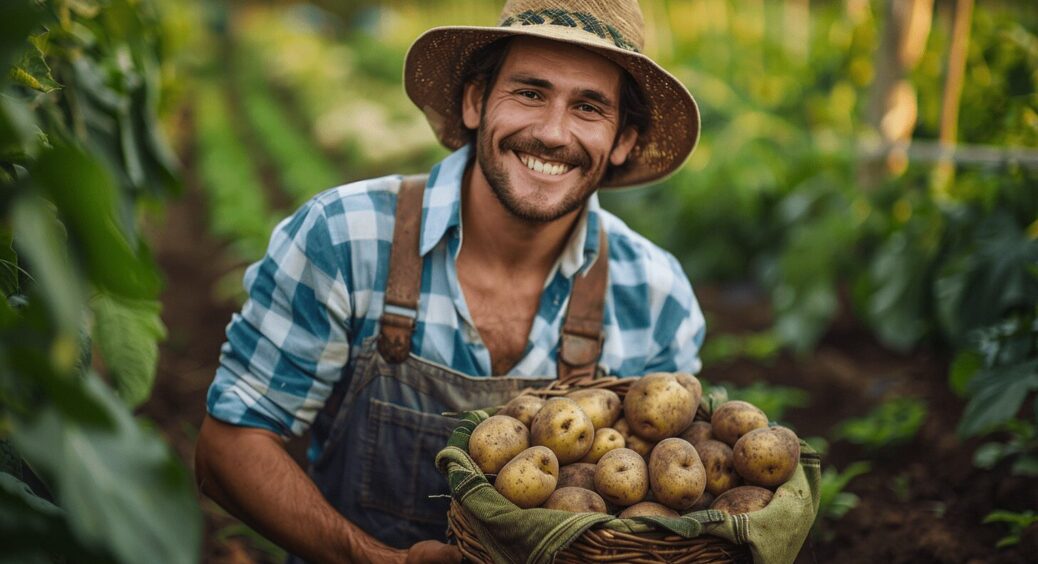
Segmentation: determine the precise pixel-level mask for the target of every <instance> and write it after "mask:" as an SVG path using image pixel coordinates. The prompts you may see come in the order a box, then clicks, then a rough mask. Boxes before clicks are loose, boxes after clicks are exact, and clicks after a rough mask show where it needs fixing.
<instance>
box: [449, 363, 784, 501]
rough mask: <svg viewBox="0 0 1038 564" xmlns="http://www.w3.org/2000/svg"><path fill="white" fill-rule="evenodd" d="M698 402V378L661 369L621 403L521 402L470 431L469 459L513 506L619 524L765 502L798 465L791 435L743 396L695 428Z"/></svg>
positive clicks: (604, 397) (609, 394)
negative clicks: (600, 516)
mask: <svg viewBox="0 0 1038 564" xmlns="http://www.w3.org/2000/svg"><path fill="white" fill-rule="evenodd" d="M701 399H702V386H701V384H700V382H699V380H698V379H697V378H696V377H695V376H692V375H691V374H683V373H662V372H658V373H653V374H648V375H646V376H644V377H642V378H639V379H637V380H636V381H634V382H633V383H632V384H631V386H630V389H629V391H628V392H627V394H626V396H625V397H624V398H623V399H622V400H621V398H620V397H619V396H618V395H617V394H616V393H615V392H613V391H610V390H606V389H584V390H578V391H574V392H571V393H569V394H567V395H566V396H564V397H555V398H551V399H548V400H544V399H541V398H539V397H536V396H532V395H521V396H518V397H516V398H514V399H512V400H511V401H510V402H508V404H506V405H505V406H504V407H503V408H501V409H500V410H499V411H498V412H497V414H496V415H494V416H493V417H490V418H488V419H486V420H485V421H483V422H482V423H480V424H479V425H478V426H477V427H476V428H475V429H474V430H473V432H472V436H471V438H470V440H469V454H470V456H471V457H472V459H473V460H474V461H475V462H476V464H477V465H478V466H479V468H480V469H481V470H482V471H483V473H484V474H486V475H487V477H488V479H490V480H492V481H493V483H494V487H495V488H496V489H497V491H498V492H500V493H501V495H503V496H504V497H506V498H508V499H509V500H510V501H512V503H515V504H516V505H518V506H519V507H522V508H531V507H545V508H549V509H560V510H564V511H573V512H602V513H613V514H618V516H619V517H622V518H626V517H636V516H641V515H666V516H673V517H676V516H678V515H679V514H681V513H687V512H690V511H697V510H700V509H707V508H714V509H720V510H722V511H725V512H727V513H729V514H737V513H747V512H750V511H756V510H758V509H761V508H763V507H765V506H766V505H767V504H768V502H769V501H771V497H772V492H773V491H774V489H775V488H776V487H778V486H779V485H780V484H782V483H784V482H786V481H787V480H788V479H789V478H790V477H791V476H792V475H793V472H794V471H795V470H796V467H797V462H798V461H799V459H800V442H799V440H798V438H797V436H796V435H795V434H794V433H793V432H792V431H791V430H789V429H787V428H785V427H769V426H768V417H767V415H765V413H764V412H763V411H761V410H760V409H758V408H757V407H755V406H753V405H752V404H749V403H747V402H744V401H728V402H725V403H723V404H721V405H719V406H718V407H717V409H715V410H714V412H713V414H712V416H711V418H710V420H709V421H695V420H694V419H695V416H696V411H697V409H698V407H699V403H700V400H701Z"/></svg>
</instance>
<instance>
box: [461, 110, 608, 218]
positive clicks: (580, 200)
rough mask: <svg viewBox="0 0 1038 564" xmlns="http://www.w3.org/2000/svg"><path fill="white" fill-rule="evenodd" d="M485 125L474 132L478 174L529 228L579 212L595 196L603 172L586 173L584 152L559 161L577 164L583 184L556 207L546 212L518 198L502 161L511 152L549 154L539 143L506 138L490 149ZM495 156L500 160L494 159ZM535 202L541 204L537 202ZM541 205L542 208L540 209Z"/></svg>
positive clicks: (491, 142)
mask: <svg viewBox="0 0 1038 564" xmlns="http://www.w3.org/2000/svg"><path fill="white" fill-rule="evenodd" d="M484 123H486V119H485V118H484V119H483V120H481V123H480V126H479V129H478V130H477V131H476V144H477V150H476V158H477V159H478V160H479V167H480V170H482V171H483V176H484V178H486V179H487V184H489V185H490V189H491V192H493V194H494V197H496V198H497V200H498V201H499V202H501V205H502V206H504V208H505V209H506V210H507V211H508V213H510V214H512V215H513V216H514V217H515V218H517V219H519V220H520V221H522V222H524V223H528V224H544V223H550V222H552V221H555V220H557V219H559V218H560V217H563V216H565V215H566V214H569V213H570V212H573V211H575V210H578V209H580V208H581V207H583V206H584V204H585V203H586V202H587V200H588V198H590V197H591V194H593V193H594V192H595V188H596V187H597V186H598V183H599V182H600V181H601V180H602V177H603V176H605V168H604V167H602V169H601V170H596V171H590V172H588V171H589V169H590V157H588V156H587V154H586V153H585V152H583V151H580V152H577V153H576V154H573V152H572V151H571V152H569V153H567V157H566V158H564V159H560V160H562V161H564V162H568V163H577V165H576V167H577V168H578V170H577V172H578V173H580V174H581V179H583V181H584V182H582V183H581V184H579V185H577V186H574V187H572V188H570V189H569V193H567V194H566V196H565V198H563V200H562V201H561V202H559V203H558V204H557V205H555V206H552V207H548V208H545V207H543V202H542V201H529V200H524V199H522V198H520V197H519V196H518V195H517V194H516V193H515V190H514V189H513V187H512V181H511V179H510V178H509V177H508V172H507V171H506V169H505V166H504V162H503V159H505V158H509V156H508V153H510V152H513V150H517V149H518V150H522V149H524V148H525V149H526V150H525V151H523V152H527V153H533V154H539V155H544V156H551V154H552V151H551V150H548V149H547V148H545V147H543V145H541V144H540V143H539V142H538V141H536V140H533V139H522V140H521V139H518V138H516V135H512V136H509V137H506V138H504V139H502V140H501V143H500V147H497V150H496V151H495V148H494V147H493V141H492V140H491V136H490V135H489V134H488V133H487V132H486V130H485V127H484V125H483V124H484ZM495 153H497V154H498V155H499V156H500V158H498V159H495ZM538 200H541V199H540V198H538ZM539 204H541V205H539Z"/></svg>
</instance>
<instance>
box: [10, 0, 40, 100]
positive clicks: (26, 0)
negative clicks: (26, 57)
mask: <svg viewBox="0 0 1038 564" xmlns="http://www.w3.org/2000/svg"><path fill="white" fill-rule="evenodd" d="M43 15H44V12H43V11H42V10H41V9H39V7H38V6H36V2H34V1H33V0H4V1H3V2H0V68H2V69H6V68H8V66H9V65H10V64H11V62H12V61H14V59H15V58H16V57H17V56H18V54H19V53H21V52H22V51H23V50H24V49H25V48H26V41H25V40H26V38H28V37H29V34H30V33H31V32H32V30H33V28H35V27H36V25H37V24H38V23H39V22H40V21H41V20H42V18H43ZM6 79H7V73H0V86H3V85H4V83H5V82H6Z"/></svg>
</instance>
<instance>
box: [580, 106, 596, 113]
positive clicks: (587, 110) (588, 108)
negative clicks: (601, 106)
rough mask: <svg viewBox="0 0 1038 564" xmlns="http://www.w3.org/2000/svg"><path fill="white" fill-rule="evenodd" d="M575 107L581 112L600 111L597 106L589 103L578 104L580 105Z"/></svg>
mask: <svg viewBox="0 0 1038 564" xmlns="http://www.w3.org/2000/svg"><path fill="white" fill-rule="evenodd" d="M577 109H578V110H580V111H582V112H591V113H600V112H599V111H598V108H597V107H595V106H592V105H591V104H580V105H578V106H577Z"/></svg>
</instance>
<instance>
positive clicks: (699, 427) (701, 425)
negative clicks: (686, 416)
mask: <svg viewBox="0 0 1038 564" xmlns="http://www.w3.org/2000/svg"><path fill="white" fill-rule="evenodd" d="M678 436H679V437H681V438H682V439H685V440H686V441H688V442H690V443H692V446H696V444H697V443H699V442H700V441H708V440H710V439H713V438H714V435H713V432H712V431H711V429H710V423H709V422H707V421H693V422H692V424H691V425H689V427H688V429H685V431H684V432H683V433H681V434H680V435H678Z"/></svg>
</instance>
